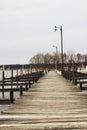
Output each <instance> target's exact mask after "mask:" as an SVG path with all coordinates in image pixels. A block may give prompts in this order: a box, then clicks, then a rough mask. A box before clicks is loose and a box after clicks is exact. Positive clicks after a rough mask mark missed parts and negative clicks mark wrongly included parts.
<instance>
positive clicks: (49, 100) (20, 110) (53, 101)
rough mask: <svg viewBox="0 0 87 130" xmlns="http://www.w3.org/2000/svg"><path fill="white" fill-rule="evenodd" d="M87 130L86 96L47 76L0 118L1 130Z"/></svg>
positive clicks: (56, 76) (67, 83) (66, 81)
mask: <svg viewBox="0 0 87 130" xmlns="http://www.w3.org/2000/svg"><path fill="white" fill-rule="evenodd" d="M35 129H37V130H66V129H68V130H71V129H72V130H75V129H76V130H83V129H84V130H87V93H85V92H81V91H80V89H79V88H77V87H76V86H75V85H73V83H71V82H70V81H68V80H66V79H64V78H63V77H62V76H60V75H58V74H57V73H56V72H55V71H50V72H48V73H47V74H46V75H45V76H43V77H41V79H39V80H38V82H37V83H35V84H33V86H32V87H31V88H30V89H29V90H28V91H27V92H24V93H23V96H21V97H20V98H19V99H17V100H16V101H15V102H14V103H13V104H11V105H10V106H9V107H8V108H7V109H4V110H3V111H2V114H1V115H0V130H35Z"/></svg>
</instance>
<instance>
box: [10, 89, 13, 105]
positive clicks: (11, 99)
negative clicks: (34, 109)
mask: <svg viewBox="0 0 87 130" xmlns="http://www.w3.org/2000/svg"><path fill="white" fill-rule="evenodd" d="M13 102H14V95H13V91H12V90H11V91H10V103H13Z"/></svg>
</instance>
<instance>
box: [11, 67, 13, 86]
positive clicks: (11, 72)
mask: <svg viewBox="0 0 87 130" xmlns="http://www.w3.org/2000/svg"><path fill="white" fill-rule="evenodd" d="M12 84H13V69H12V70H11V88H13V85H12Z"/></svg>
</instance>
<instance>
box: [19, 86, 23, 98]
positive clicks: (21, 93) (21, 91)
mask: <svg viewBox="0 0 87 130" xmlns="http://www.w3.org/2000/svg"><path fill="white" fill-rule="evenodd" d="M22 95H23V87H22V86H20V96H22Z"/></svg>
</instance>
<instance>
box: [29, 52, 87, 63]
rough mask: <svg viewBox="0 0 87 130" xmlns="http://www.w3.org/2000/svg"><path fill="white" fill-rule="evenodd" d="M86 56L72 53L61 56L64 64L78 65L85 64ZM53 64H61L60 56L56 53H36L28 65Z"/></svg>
mask: <svg viewBox="0 0 87 130" xmlns="http://www.w3.org/2000/svg"><path fill="white" fill-rule="evenodd" d="M86 61H87V55H82V54H81V53H77V54H75V53H74V52H73V51H68V52H67V53H64V54H63V62H64V63H72V62H75V63H78V62H86ZM55 62H58V63H61V54H60V53H58V54H56V53H52V54H51V53H45V54H43V53H38V54H36V55H34V56H33V57H32V58H31V59H30V60H29V63H31V64H54V63H55Z"/></svg>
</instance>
